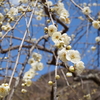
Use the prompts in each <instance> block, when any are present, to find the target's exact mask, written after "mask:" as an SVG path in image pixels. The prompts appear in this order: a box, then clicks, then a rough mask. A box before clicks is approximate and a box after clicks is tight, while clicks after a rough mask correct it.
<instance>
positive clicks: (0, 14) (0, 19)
mask: <svg viewBox="0 0 100 100" xmlns="http://www.w3.org/2000/svg"><path fill="white" fill-rule="evenodd" d="M3 19H4V16H3V14H2V13H0V22H2V21H3Z"/></svg>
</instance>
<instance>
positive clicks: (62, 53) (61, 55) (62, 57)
mask: <svg viewBox="0 0 100 100" xmlns="http://www.w3.org/2000/svg"><path fill="white" fill-rule="evenodd" d="M66 52H67V50H66V49H65V48H63V49H61V50H59V51H58V56H59V58H60V60H62V61H63V62H66V61H67V59H66V56H67V55H66Z"/></svg>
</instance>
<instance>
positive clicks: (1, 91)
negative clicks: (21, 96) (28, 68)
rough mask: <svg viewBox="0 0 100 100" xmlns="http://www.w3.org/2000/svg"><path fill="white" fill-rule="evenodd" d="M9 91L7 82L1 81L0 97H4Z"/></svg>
mask: <svg viewBox="0 0 100 100" xmlns="http://www.w3.org/2000/svg"><path fill="white" fill-rule="evenodd" d="M9 91H10V87H9V85H8V84H7V83H3V84H2V85H0V97H5V96H6V95H8V93H9Z"/></svg>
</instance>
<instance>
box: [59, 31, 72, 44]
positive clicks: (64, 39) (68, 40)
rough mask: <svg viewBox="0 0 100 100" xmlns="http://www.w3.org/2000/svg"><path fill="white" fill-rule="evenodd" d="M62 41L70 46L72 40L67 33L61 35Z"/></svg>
mask: <svg viewBox="0 0 100 100" xmlns="http://www.w3.org/2000/svg"><path fill="white" fill-rule="evenodd" d="M61 40H62V41H64V44H65V45H68V44H69V43H70V41H71V38H70V37H69V36H68V35H67V34H66V33H64V34H62V35H61Z"/></svg>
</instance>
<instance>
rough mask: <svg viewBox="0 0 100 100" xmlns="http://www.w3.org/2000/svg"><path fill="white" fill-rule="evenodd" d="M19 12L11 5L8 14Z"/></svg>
mask: <svg viewBox="0 0 100 100" xmlns="http://www.w3.org/2000/svg"><path fill="white" fill-rule="evenodd" d="M17 14H18V9H17V8H14V7H11V8H10V10H9V12H8V15H9V16H13V15H17Z"/></svg>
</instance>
